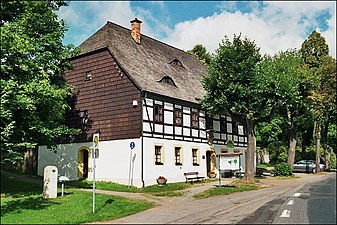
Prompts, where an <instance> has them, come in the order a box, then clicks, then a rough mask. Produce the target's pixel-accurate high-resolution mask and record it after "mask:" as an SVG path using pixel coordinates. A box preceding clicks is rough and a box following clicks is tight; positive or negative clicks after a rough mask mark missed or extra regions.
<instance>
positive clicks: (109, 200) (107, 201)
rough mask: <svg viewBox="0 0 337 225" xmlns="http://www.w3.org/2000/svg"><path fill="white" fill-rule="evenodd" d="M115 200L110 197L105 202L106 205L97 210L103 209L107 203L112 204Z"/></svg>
mask: <svg viewBox="0 0 337 225" xmlns="http://www.w3.org/2000/svg"><path fill="white" fill-rule="evenodd" d="M114 201H115V200H113V199H111V198H109V199H108V200H106V201H105V202H104V205H103V206H102V207H100V208H99V209H97V210H96V212H98V211H100V210H101V209H103V208H104V207H105V206H106V205H108V204H109V205H111V204H112V203H113V202H114Z"/></svg>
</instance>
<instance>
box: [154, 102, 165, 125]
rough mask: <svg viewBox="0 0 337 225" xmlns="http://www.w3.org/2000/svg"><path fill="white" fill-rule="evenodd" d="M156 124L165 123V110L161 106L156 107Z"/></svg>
mask: <svg viewBox="0 0 337 225" xmlns="http://www.w3.org/2000/svg"><path fill="white" fill-rule="evenodd" d="M153 115H154V119H153V120H154V122H155V123H163V122H164V108H163V106H161V105H154V114H153Z"/></svg>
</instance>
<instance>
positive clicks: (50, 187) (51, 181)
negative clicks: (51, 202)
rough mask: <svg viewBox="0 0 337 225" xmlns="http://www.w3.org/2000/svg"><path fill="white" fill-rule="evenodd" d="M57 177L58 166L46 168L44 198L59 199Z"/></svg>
mask: <svg viewBox="0 0 337 225" xmlns="http://www.w3.org/2000/svg"><path fill="white" fill-rule="evenodd" d="M57 175H58V169H57V167H56V166H46V167H45V168H44V174H43V198H56V197H57Z"/></svg>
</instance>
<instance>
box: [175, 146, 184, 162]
mask: <svg viewBox="0 0 337 225" xmlns="http://www.w3.org/2000/svg"><path fill="white" fill-rule="evenodd" d="M174 156H175V164H176V165H182V148H181V147H179V146H176V147H174Z"/></svg>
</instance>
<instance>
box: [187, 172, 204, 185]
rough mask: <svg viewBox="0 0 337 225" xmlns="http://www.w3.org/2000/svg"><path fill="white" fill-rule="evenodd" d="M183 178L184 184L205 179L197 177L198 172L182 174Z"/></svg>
mask: <svg viewBox="0 0 337 225" xmlns="http://www.w3.org/2000/svg"><path fill="white" fill-rule="evenodd" d="M184 176H185V178H186V183H187V182H188V181H190V182H191V183H192V182H193V181H195V180H196V181H198V180H204V179H205V177H203V176H199V172H186V173H184Z"/></svg>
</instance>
